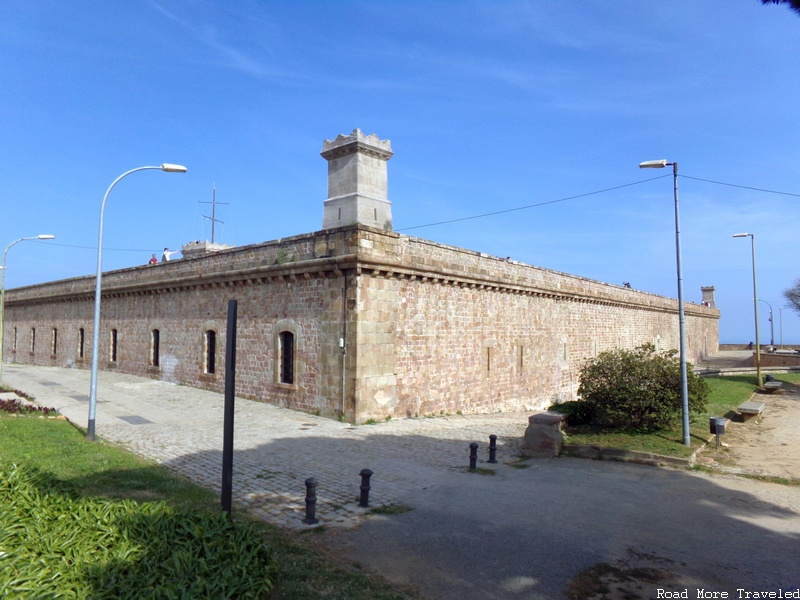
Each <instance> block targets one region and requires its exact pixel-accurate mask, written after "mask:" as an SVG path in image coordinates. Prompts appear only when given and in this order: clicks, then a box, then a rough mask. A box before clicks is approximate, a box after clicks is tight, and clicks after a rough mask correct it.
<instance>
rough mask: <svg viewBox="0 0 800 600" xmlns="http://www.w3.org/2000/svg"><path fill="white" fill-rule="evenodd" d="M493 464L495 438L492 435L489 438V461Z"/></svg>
mask: <svg viewBox="0 0 800 600" xmlns="http://www.w3.org/2000/svg"><path fill="white" fill-rule="evenodd" d="M488 462H490V463H492V464H494V463H496V462H497V436H496V435H494V434H492V435H490V436H489V461H488Z"/></svg>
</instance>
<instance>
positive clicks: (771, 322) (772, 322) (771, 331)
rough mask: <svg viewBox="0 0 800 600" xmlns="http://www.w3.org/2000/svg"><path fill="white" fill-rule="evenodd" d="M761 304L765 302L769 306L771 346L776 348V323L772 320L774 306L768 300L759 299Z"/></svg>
mask: <svg viewBox="0 0 800 600" xmlns="http://www.w3.org/2000/svg"><path fill="white" fill-rule="evenodd" d="M758 301H759V302H763V303H764V304H766V305H767V306H769V345H770V346H773V347H774V346H775V322H774V321H773V320H772V304H770V303H769V302H767V301H766V300H762V299H761V298H759V299H758Z"/></svg>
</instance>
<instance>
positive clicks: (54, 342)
mask: <svg viewBox="0 0 800 600" xmlns="http://www.w3.org/2000/svg"><path fill="white" fill-rule="evenodd" d="M51 341H52V344H51V348H50V354H52V355H54V356H55V355H56V354H57V353H58V329H56V328H55V327H53V338H52V340H51Z"/></svg>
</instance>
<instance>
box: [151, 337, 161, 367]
mask: <svg viewBox="0 0 800 600" xmlns="http://www.w3.org/2000/svg"><path fill="white" fill-rule="evenodd" d="M160 345H161V332H159V331H158V329H153V331H152V332H151V333H150V365H151V366H153V367H157V366H158V361H159V352H160V350H161V348H160Z"/></svg>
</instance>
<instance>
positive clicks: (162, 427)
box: [3, 364, 529, 528]
mask: <svg viewBox="0 0 800 600" xmlns="http://www.w3.org/2000/svg"><path fill="white" fill-rule="evenodd" d="M3 380H4V383H5V384H6V385H7V386H10V387H13V388H15V389H18V390H21V391H24V392H25V393H27V394H29V395H31V396H33V397H34V398H35V399H36V402H37V403H38V404H41V405H44V406H49V407H52V408H56V409H57V410H58V411H59V412H60V413H61V414H63V415H64V416H66V417H67V418H68V419H69V420H70V421H71V422H73V423H75V424H76V425H78V426H79V427H82V428H84V429H85V428H86V427H87V422H88V414H89V396H88V392H89V371H87V370H79V369H62V368H56V367H33V366H30V365H19V364H10V365H7V366H5V367H4V369H3ZM97 390H98V391H97V406H96V422H95V425H96V434H97V436H98V437H100V438H103V439H106V440H109V441H112V442H114V443H117V444H120V445H122V446H124V447H126V448H128V449H130V450H131V451H133V452H135V453H136V454H138V455H140V456H143V457H146V458H149V459H152V460H154V461H156V462H158V463H160V464H163V465H165V466H166V467H168V468H169V469H171V470H173V471H176V472H178V473H180V474H182V475H184V476H187V477H189V478H190V479H192V480H193V481H196V482H197V483H199V484H201V485H203V486H205V487H208V488H211V489H214V490H217V491H219V490H220V488H221V481H222V438H223V433H222V427H223V409H224V396H223V395H222V394H218V393H214V392H208V391H204V390H198V389H194V388H190V387H186V386H180V385H174V384H169V383H164V382H160V381H153V380H150V379H144V378H141V377H134V376H132V375H125V374H120V373H115V372H105V371H102V372H100V373H99V374H98V386H97ZM528 414H529V413H527V412H526V413H503V414H492V415H467V416H459V415H453V416H442V417H436V418H424V419H402V420H392V421H387V422H383V423H378V424H375V425H360V426H357V427H355V426H352V425H350V424H347V423H340V422H338V421H334V420H331V419H326V418H322V417H315V416H314V415H309V414H305V413H299V412H295V411H290V410H286V409H281V408H277V407H275V406H272V405H269V404H265V403H262V402H255V401H252V400H245V399H242V398H237V399H236V408H235V417H234V429H235V433H234V461H233V494H234V502H238V503H241V504H243V505H245V506H246V507H247V508H248V509H249V510H250V511H252V512H253V513H254V514H255V515H257V516H259V517H261V518H264V519H266V520H267V521H269V522H272V523H274V524H277V525H282V526H284V527H295V528H296V527H306V525H305V524H304V523H303V518H304V517H305V493H306V490H305V480H306V479H308V478H310V477H313V478H315V479H316V480H317V482H318V487H317V511H316V512H317V518H318V519H320V522H321V523H324V524H326V525H328V526H331V525H338V526H352V525H356V524H358V523H359V522H360V521H361V519H362V516H363V514H364V512H365V509H362V508H360V507H359V506H358V500H359V494H360V485H361V477H360V472H361V470H362V469H370V470H371V471H373V473H374V475H373V476H372V481H371V487H372V490H371V492H370V506H371V507H378V506H384V505H390V504H393V503H395V502H397V501H398V498H399V497H400V496H401V495H402V493H403V492H404V491H410V490H420V489H425V488H426V487H427V486H430V485H433V484H435V482H436V481H437V478H438V477H439V474H440V473H441V472H442V470H443V469H445V470H447V469H454V470H460V469H464V468H466V467H468V465H469V444H470V443H471V442H478V443H479V444H480V445H481V448H480V459H481V460H482V461H485V460H486V459H487V458H488V445H489V435H491V434H494V435H497V436H498V441H497V444H498V458H500V459H502V460H505V461H508V460H510V457H516V456H518V455H519V454H520V452H521V444H522V436H523V434H524V431H525V428H526V426H527V417H528Z"/></svg>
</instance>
